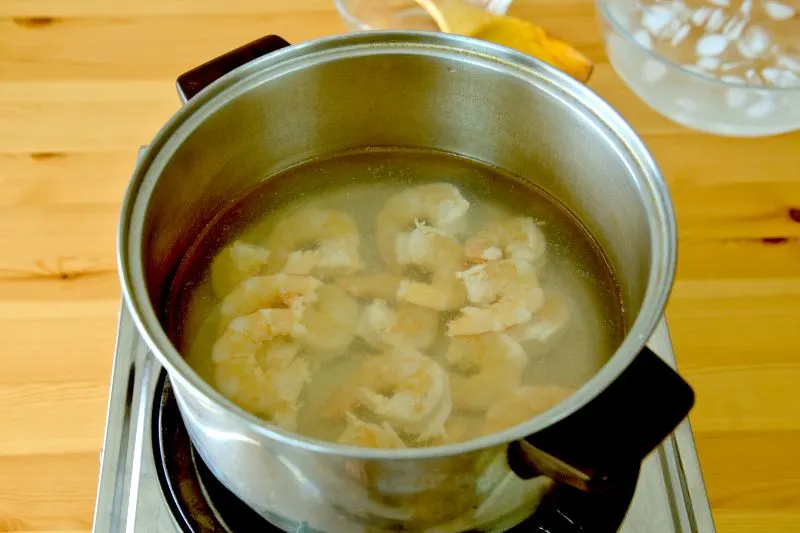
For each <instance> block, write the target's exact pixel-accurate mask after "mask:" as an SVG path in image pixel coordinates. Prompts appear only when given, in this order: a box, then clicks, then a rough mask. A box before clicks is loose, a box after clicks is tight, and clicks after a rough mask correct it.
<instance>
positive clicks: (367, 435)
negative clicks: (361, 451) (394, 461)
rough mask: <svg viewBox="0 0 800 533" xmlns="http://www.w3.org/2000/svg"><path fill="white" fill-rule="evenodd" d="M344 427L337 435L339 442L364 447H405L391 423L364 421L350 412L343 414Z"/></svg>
mask: <svg viewBox="0 0 800 533" xmlns="http://www.w3.org/2000/svg"><path fill="white" fill-rule="evenodd" d="M344 415H345V422H346V423H347V426H346V427H345V429H344V431H343V432H342V434H341V435H340V436H339V443H341V444H350V445H352V446H363V447H365V448H406V447H407V446H406V443H405V442H403V439H401V438H400V436H399V435H398V434H397V432H396V431H395V430H394V428H393V427H392V425H391V424H389V423H388V422H386V421H384V422H383V423H381V424H380V425H378V424H372V423H370V422H364V421H363V420H361V419H359V418H358V417H357V416H356V415H354V414H353V413H350V412H346V413H345V414H344Z"/></svg>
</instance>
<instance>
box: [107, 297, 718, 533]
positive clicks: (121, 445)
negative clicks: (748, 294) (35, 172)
mask: <svg viewBox="0 0 800 533" xmlns="http://www.w3.org/2000/svg"><path fill="white" fill-rule="evenodd" d="M649 346H650V348H651V349H652V350H653V351H654V352H656V353H657V354H659V355H660V356H661V357H662V359H664V360H665V361H666V362H667V363H669V364H670V365H672V366H675V357H674V355H673V352H672V344H671V342H670V339H669V332H668V331H667V326H666V322H665V321H663V320H662V322H661V324H660V325H659V327H658V328H657V330H656V332H655V333H654V334H653V336H652V338H651V339H650V342H649ZM160 372H161V365H159V363H158V362H157V361H156V359H155V357H153V356H152V355H150V353H149V351H148V348H147V346H146V344H145V343H144V341H143V340H142V339H141V337H140V336H139V334H138V333H137V331H136V328H135V326H134V323H133V320H132V318H131V316H130V314H129V313H128V310H127V308H126V307H125V305H124V304H123V305H122V309H121V311H120V319H119V332H118V336H117V347H116V356H115V360H114V369H113V371H112V379H111V392H110V397H109V402H108V420H107V423H106V435H105V442H104V445H103V453H102V455H101V468H100V484H99V487H98V497H97V505H96V508H95V518H94V527H93V529H92V531H93V532H94V533H112V532H114V533H116V532H121V531H125V532H148V533H150V532H152V533H176V532H177V531H178V530H177V528H176V526H175V525H174V521H173V519H172V517H171V515H170V510H169V508H168V506H167V504H166V503H165V501H164V498H163V497H162V494H161V486H160V484H159V481H158V476H157V473H156V471H155V460H154V456H153V447H152V442H153V441H152V433H151V431H152V409H153V399H154V395H155V389H156V385H157V381H158V377H159V374H160ZM714 531H715V529H714V523H713V520H712V517H711V510H710V507H709V504H708V498H707V496H706V492H705V486H704V485H703V479H702V475H701V473H700V466H699V462H698V459H697V451H696V449H695V446H694V440H693V437H692V431H691V427H690V426H689V422H688V420H687V421H684V422H683V423H682V424H681V425H680V426H679V427H678V429H677V430H676V431H675V433H674V434H673V435H672V436H670V437H669V438H668V439H667V440H666V441H665V442H664V443H663V444H662V445H661V446H660V447H659V448H658V449H657V450H656V451H655V452H653V454H651V455H650V456H649V457H648V458H647V459H646V460H645V461H644V463H643V465H642V473H641V476H640V479H639V483H638V486H637V488H636V492H635V494H634V497H633V501H632V503H631V508H630V510H629V511H628V515H627V516H626V518H625V521H624V522H623V525H622V528H621V529H620V532H621V533H650V532H652V533H713V532H714Z"/></svg>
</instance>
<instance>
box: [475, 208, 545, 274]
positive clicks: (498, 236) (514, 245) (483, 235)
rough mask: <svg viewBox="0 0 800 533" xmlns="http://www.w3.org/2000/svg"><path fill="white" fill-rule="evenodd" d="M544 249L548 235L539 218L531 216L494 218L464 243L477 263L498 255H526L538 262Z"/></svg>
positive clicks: (529, 259) (509, 257)
mask: <svg viewBox="0 0 800 533" xmlns="http://www.w3.org/2000/svg"><path fill="white" fill-rule="evenodd" d="M544 252H545V240H544V235H542V231H541V230H540V229H539V227H538V226H537V225H536V222H534V220H533V219H532V218H527V217H517V218H507V219H504V220H498V221H496V222H490V223H489V224H487V225H486V227H484V228H483V229H482V230H481V231H479V232H478V233H477V234H475V235H474V236H473V237H471V238H469V239H467V242H466V244H465V245H464V254H465V255H466V256H467V259H469V260H470V261H472V262H475V263H482V262H485V261H493V260H496V259H522V260H524V261H528V262H530V263H536V262H537V261H539V260H540V259H541V258H542V257H543V256H544Z"/></svg>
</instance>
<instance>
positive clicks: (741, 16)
mask: <svg viewBox="0 0 800 533" xmlns="http://www.w3.org/2000/svg"><path fill="white" fill-rule="evenodd" d="M784 1H785V0H756V2H755V3H754V0H708V1H707V2H705V3H695V4H694V5H692V4H689V3H687V2H683V1H682V0H652V1H648V0H598V1H597V11H598V18H599V22H600V25H601V31H602V33H603V38H604V41H605V47H606V53H607V55H608V58H609V61H610V62H611V65H612V66H613V67H614V70H615V71H616V72H617V74H618V75H619V76H620V77H621V78H622V79H623V81H624V82H625V83H626V84H627V85H628V86H629V87H630V89H631V90H632V91H633V92H634V93H635V94H636V95H637V96H638V97H639V98H641V99H642V100H643V101H644V102H645V103H647V104H648V105H649V106H650V107H652V108H653V109H655V110H656V111H658V112H659V113H661V114H662V115H664V116H666V117H667V118H669V119H671V120H673V121H674V122H677V123H679V124H681V125H684V126H686V127H689V128H693V129H696V130H700V131H704V132H708V133H714V134H718V135H726V136H734V137H758V136H766V135H775V134H779V133H785V132H789V131H792V130H797V129H800V28H798V26H797V24H798V15H797V13H796V11H795V9H794V8H793V7H792V6H791V5H788V4H786V3H784Z"/></svg>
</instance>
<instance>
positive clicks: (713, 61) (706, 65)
mask: <svg viewBox="0 0 800 533" xmlns="http://www.w3.org/2000/svg"><path fill="white" fill-rule="evenodd" d="M697 66H698V67H700V68H702V69H704V70H716V69H717V67H719V59H717V58H716V57H710V56H703V57H699V58H697Z"/></svg>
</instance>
